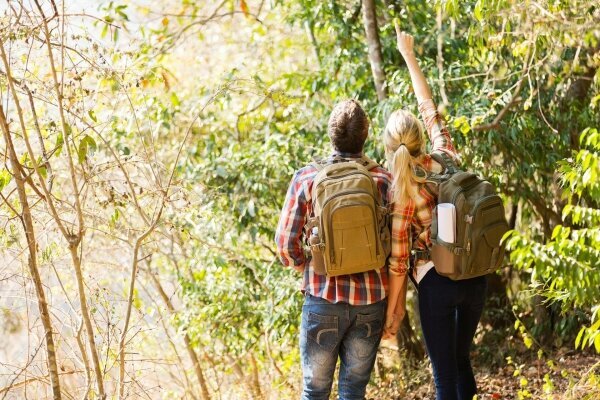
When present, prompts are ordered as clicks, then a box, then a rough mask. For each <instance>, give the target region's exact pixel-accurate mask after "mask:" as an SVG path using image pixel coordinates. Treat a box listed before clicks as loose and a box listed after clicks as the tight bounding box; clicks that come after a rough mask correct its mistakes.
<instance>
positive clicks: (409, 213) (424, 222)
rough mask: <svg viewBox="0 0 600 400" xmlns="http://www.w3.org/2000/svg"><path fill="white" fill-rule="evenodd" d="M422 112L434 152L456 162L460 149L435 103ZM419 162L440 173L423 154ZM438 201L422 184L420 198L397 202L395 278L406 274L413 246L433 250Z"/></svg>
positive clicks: (421, 107) (394, 214)
mask: <svg viewBox="0 0 600 400" xmlns="http://www.w3.org/2000/svg"><path fill="white" fill-rule="evenodd" d="M419 113H420V114H421V117H422V118H423V121H424V122H425V128H426V129H427V133H428V135H429V140H430V141H431V151H432V152H436V151H437V152H439V151H444V152H446V153H448V154H449V155H450V156H451V157H453V158H454V159H455V160H456V159H457V155H456V150H454V146H453V145H452V138H451V137H450V133H448V129H446V125H445V124H444V121H443V120H442V118H441V117H440V115H439V114H438V112H437V109H436V106H435V103H434V102H433V100H431V99H429V100H425V101H423V102H422V103H420V104H419ZM416 161H417V162H418V163H419V164H421V165H422V166H423V168H425V169H426V170H428V171H431V172H435V173H440V172H442V166H441V165H440V164H438V163H437V162H436V161H434V160H433V158H431V156H430V155H429V154H423V155H421V156H420V157H418V158H417V159H416ZM435 204H436V198H435V197H434V196H433V195H432V194H431V193H430V192H429V191H428V190H427V189H426V188H425V185H424V184H420V185H419V190H418V191H417V196H416V198H414V199H410V200H409V201H408V202H407V203H406V204H404V205H403V206H401V205H400V204H397V203H394V204H393V207H392V253H391V256H390V270H389V272H390V273H391V274H394V275H403V274H404V273H405V272H404V271H406V269H408V267H409V264H408V260H409V257H410V251H411V246H412V248H415V249H418V250H427V249H429V248H430V247H431V237H430V236H431V229H430V228H431V219H432V216H433V210H434V208H435Z"/></svg>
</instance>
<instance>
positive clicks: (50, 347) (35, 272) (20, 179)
mask: <svg viewBox="0 0 600 400" xmlns="http://www.w3.org/2000/svg"><path fill="white" fill-rule="evenodd" d="M2 45H3V44H2ZM0 125H1V129H2V133H3V134H4V141H5V143H6V148H7V150H8V153H9V157H10V168H11V170H12V175H13V176H14V178H15V184H16V186H17V192H18V194H19V202H20V203H21V215H20V219H21V222H22V223H23V228H24V230H25V237H26V238H27V249H28V251H29V257H28V259H27V264H28V266H29V273H30V274H31V278H32V279H33V282H34V284H35V293H36V296H37V301H38V309H39V312H40V319H41V320H42V325H43V326H44V339H45V341H46V354H47V356H48V360H47V362H48V375H49V376H50V384H51V385H52V395H53V397H54V399H55V400H60V399H61V398H62V397H61V393H60V380H59V378H58V367H57V362H56V349H55V348H54V338H53V337H52V321H51V320H50V312H49V311H48V302H47V301H46V294H45V293H44V286H43V285H42V278H41V276H40V272H39V269H38V264H37V243H36V240H35V231H34V228H33V219H32V218H31V209H30V208H29V202H28V199H27V193H26V192H25V177H24V176H23V174H22V171H21V169H20V164H19V157H18V156H17V154H16V151H15V148H14V145H13V143H12V138H11V136H10V131H9V129H8V123H7V122H6V116H5V114H4V109H3V108H2V105H1V104H0Z"/></svg>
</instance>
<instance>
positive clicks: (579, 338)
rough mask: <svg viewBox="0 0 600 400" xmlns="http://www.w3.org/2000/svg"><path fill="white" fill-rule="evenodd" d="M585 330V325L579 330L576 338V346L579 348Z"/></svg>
mask: <svg viewBox="0 0 600 400" xmlns="http://www.w3.org/2000/svg"><path fill="white" fill-rule="evenodd" d="M584 332H585V326H584V327H582V328H581V329H580V330H579V333H578V334H577V338H576V339H575V348H576V349H578V348H579V346H580V345H581V339H582V338H583V333H584Z"/></svg>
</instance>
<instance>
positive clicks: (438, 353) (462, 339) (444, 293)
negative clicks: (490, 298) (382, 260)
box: [419, 268, 487, 400]
mask: <svg viewBox="0 0 600 400" xmlns="http://www.w3.org/2000/svg"><path fill="white" fill-rule="evenodd" d="M486 288H487V278H486V277H485V276H482V277H478V278H473V279H466V280H461V281H453V280H451V279H449V278H446V277H443V276H441V275H438V273H437V272H436V271H435V269H434V268H432V269H431V270H430V271H429V272H428V273H427V275H425V277H424V278H423V279H422V280H421V282H420V283H419V312H420V315H421V327H422V328H423V336H424V337H425V344H426V345H427V353H428V354H429V358H430V360H431V364H432V366H433V378H434V381H435V388H436V399H437V400H471V399H472V398H473V396H474V395H475V394H476V393H477V385H476V383H475V377H474V376H473V370H472V369H471V360H470V357H469V351H470V349H471V343H472V342H473V336H475V330H476V329H477V324H478V323H479V318H480V317H481V312H482V310H483V304H484V301H485V292H486Z"/></svg>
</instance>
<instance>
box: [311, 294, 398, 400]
mask: <svg viewBox="0 0 600 400" xmlns="http://www.w3.org/2000/svg"><path fill="white" fill-rule="evenodd" d="M385 305H386V301H385V300H382V301H379V302H377V303H374V304H369V305H365V306H352V305H350V304H348V303H335V304H334V303H330V302H328V301H327V300H324V299H322V298H320V297H314V296H310V295H307V296H306V299H305V302H304V306H303V307H302V324H301V325H300V357H301V359H302V373H303V380H304V385H303V386H304V387H303V391H302V400H317V399H319V400H321V399H329V394H330V392H331V385H332V383H333V373H334V371H335V366H336V364H337V360H338V357H339V359H340V362H341V364H340V375H339V385H338V395H339V398H340V400H342V399H343V400H350V399H352V400H354V399H364V398H365V391H366V387H367V383H369V378H370V377H371V370H372V369H373V365H374V364H375V356H376V355H377V348H378V347H379V341H380V340H381V334H382V333H383V320H384V316H385Z"/></svg>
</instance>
